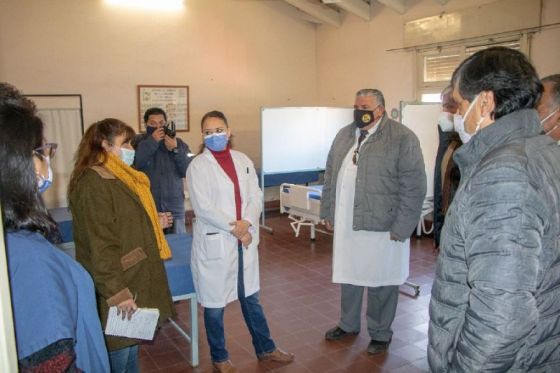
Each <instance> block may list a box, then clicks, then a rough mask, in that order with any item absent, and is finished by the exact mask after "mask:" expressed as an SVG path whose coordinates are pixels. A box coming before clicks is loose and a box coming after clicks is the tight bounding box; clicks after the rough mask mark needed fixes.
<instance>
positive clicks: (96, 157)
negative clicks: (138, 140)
mask: <svg viewBox="0 0 560 373" xmlns="http://www.w3.org/2000/svg"><path fill="white" fill-rule="evenodd" d="M123 134H124V135H125V139H124V141H123V144H124V143H127V142H130V141H131V140H132V139H133V138H134V130H133V129H132V128H131V127H130V126H129V125H127V124H126V123H124V122H122V121H120V120H118V119H114V118H107V119H103V120H100V121H99V122H96V123H93V124H92V125H91V126H90V127H89V128H88V129H87V131H86V133H85V134H84V137H82V141H81V142H80V145H79V146H78V150H77V151H76V155H75V157H74V169H73V170H72V175H71V176H70V183H69V185H68V195H70V193H71V192H72V190H73V189H74V187H75V186H76V184H77V183H78V180H79V179H80V177H81V176H82V174H83V173H84V171H85V170H86V169H87V168H89V167H91V166H99V165H102V164H104V163H105V161H106V160H107V152H106V151H105V149H103V145H102V144H103V140H107V142H108V143H109V144H113V142H114V141H115V138H116V137H117V136H120V135H123Z"/></svg>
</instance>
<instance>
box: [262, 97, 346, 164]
mask: <svg viewBox="0 0 560 373" xmlns="http://www.w3.org/2000/svg"><path fill="white" fill-rule="evenodd" d="M353 112H354V109H352V108H337V107H277V108H263V109H262V111H261V136H262V173H263V174H276V173H287V172H298V171H316V170H324V169H325V166H326V163H327V156H328V153H329V150H330V147H331V144H332V142H333V140H334V137H335V136H336V134H337V133H338V131H339V130H340V129H341V128H342V127H344V126H346V125H348V124H350V123H352V121H353V120H354V116H353Z"/></svg>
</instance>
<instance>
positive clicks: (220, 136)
mask: <svg viewBox="0 0 560 373" xmlns="http://www.w3.org/2000/svg"><path fill="white" fill-rule="evenodd" d="M227 144H228V137H227V133H225V132H224V133H214V134H212V135H208V136H204V145H206V147H207V148H208V149H210V150H212V151H214V152H220V151H222V150H224V149H225V148H226V146H227Z"/></svg>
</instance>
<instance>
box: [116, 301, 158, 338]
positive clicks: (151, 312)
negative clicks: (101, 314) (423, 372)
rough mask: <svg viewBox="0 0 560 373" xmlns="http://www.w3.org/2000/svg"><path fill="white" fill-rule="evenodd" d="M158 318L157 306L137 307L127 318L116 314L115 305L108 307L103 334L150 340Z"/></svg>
mask: <svg viewBox="0 0 560 373" xmlns="http://www.w3.org/2000/svg"><path fill="white" fill-rule="evenodd" d="M158 319H159V310H158V309H157V308H138V309H137V310H136V311H135V312H134V313H133V314H132V318H131V319H130V320H129V319H128V318H125V319H124V320H123V318H122V315H117V307H114V306H113V307H111V308H109V316H108V317H107V326H106V327H105V334H107V335H113V336H117V337H128V338H136V339H147V340H152V339H153V338H154V333H155V331H156V326H157V322H158Z"/></svg>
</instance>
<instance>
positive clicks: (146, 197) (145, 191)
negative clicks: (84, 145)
mask: <svg viewBox="0 0 560 373" xmlns="http://www.w3.org/2000/svg"><path fill="white" fill-rule="evenodd" d="M106 154H107V160H106V161H105V164H104V166H105V167H106V168H107V169H108V170H109V171H111V172H112V173H113V175H115V176H116V177H117V179H119V180H120V181H122V182H123V183H124V185H126V186H127V187H128V188H129V189H130V190H132V191H133V192H134V194H136V195H137V196H138V198H140V202H141V203H142V206H144V209H145V210H146V213H147V214H148V216H149V217H150V221H151V222H152V229H153V230H154V234H155V236H156V241H157V246H158V249H159V256H160V257H161V259H169V258H171V250H170V249H169V245H168V244H167V240H166V239H165V236H164V235H163V229H162V228H161V226H160V223H159V218H158V214H157V210H156V204H155V203H154V199H153V197H152V192H151V191H150V180H149V179H148V177H147V176H146V175H145V174H144V173H142V172H140V171H136V170H135V169H133V168H132V167H129V166H128V165H126V164H125V163H124V162H123V161H121V159H120V158H119V157H117V156H116V155H114V154H113V153H109V152H107V153H106Z"/></svg>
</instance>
